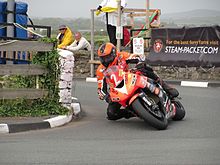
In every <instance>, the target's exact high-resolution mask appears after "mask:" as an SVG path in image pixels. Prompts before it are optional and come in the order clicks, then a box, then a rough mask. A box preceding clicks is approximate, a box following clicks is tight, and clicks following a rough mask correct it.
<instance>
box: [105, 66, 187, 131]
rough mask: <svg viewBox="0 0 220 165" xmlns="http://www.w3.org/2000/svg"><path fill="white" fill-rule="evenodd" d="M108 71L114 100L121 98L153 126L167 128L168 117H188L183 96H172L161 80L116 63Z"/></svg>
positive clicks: (106, 73) (125, 105) (174, 118)
mask: <svg viewBox="0 0 220 165" xmlns="http://www.w3.org/2000/svg"><path fill="white" fill-rule="evenodd" d="M104 75H105V78H106V82H107V84H108V85H109V90H110V91H109V95H110V99H111V101H112V102H118V103H119V104H121V105H122V106H123V107H125V109H129V110H130V111H131V112H132V113H133V114H134V115H135V116H137V117H139V118H140V119H143V120H144V121H145V122H146V123H148V124H149V125H151V126H152V127H154V128H156V129H158V130H164V129H166V128H167V126H168V120H170V119H172V120H182V119H183V118H184V117H185V109H184V107H183V105H182V104H181V103H180V101H179V99H178V98H172V99H170V98H169V96H168V95H167V94H166V92H165V91H164V90H163V88H162V87H161V85H160V84H159V83H155V82H154V81H153V80H152V79H150V78H148V77H146V76H144V75H143V74H142V73H141V72H140V71H138V70H135V69H127V70H125V69H124V68H123V66H120V65H113V66H111V67H109V68H108V69H107V70H106V71H105V72H104ZM159 95H160V97H159Z"/></svg>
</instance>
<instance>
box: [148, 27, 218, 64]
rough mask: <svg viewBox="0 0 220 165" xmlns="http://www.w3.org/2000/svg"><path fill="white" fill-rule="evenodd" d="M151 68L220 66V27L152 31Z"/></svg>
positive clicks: (149, 57) (149, 61)
mask: <svg viewBox="0 0 220 165" xmlns="http://www.w3.org/2000/svg"><path fill="white" fill-rule="evenodd" d="M151 36H152V39H151V45H152V46H151V49H150V54H149V56H148V58H147V60H148V63H149V64H151V65H165V66H167V65H173V66H202V67H213V66H215V67H220V27H219V26H213V27H195V28H185V27H184V28H181V29H176V28H161V29H152V33H151Z"/></svg>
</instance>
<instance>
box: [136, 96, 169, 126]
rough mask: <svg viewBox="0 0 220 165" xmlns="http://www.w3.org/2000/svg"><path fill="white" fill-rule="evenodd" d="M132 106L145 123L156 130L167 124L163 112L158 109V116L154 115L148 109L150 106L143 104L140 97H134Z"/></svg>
mask: <svg viewBox="0 0 220 165" xmlns="http://www.w3.org/2000/svg"><path fill="white" fill-rule="evenodd" d="M132 108H133V109H134V111H135V112H136V113H137V114H138V116H140V117H141V118H142V119H143V120H144V121H145V122H146V123H148V124H149V125H151V126H152V127H154V128H156V129H158V130H165V129H166V128H167V126H168V121H167V118H166V116H165V115H164V113H162V112H161V111H158V113H160V115H157V116H160V117H157V116H154V115H153V114H152V113H151V112H150V111H151V110H150V107H149V106H148V105H146V104H144V102H143V100H141V98H139V97H138V98H136V99H135V100H134V102H133V103H132Z"/></svg>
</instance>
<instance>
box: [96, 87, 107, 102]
mask: <svg viewBox="0 0 220 165" xmlns="http://www.w3.org/2000/svg"><path fill="white" fill-rule="evenodd" d="M97 93H98V96H99V99H100V100H104V99H105V96H106V94H105V93H104V92H103V91H102V90H101V89H98V91H97Z"/></svg>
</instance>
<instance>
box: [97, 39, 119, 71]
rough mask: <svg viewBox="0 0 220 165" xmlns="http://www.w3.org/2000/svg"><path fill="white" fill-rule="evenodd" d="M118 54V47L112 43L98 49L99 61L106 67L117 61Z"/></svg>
mask: <svg viewBox="0 0 220 165" xmlns="http://www.w3.org/2000/svg"><path fill="white" fill-rule="evenodd" d="M116 54H117V50H116V47H115V46H114V45H113V44H112V43H105V44H102V45H101V46H100V47H99V49H98V56H99V60H100V62H101V63H102V65H104V66H105V67H108V66H109V64H111V63H112V62H113V61H114V60H115V57H116V56H117V55H116Z"/></svg>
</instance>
